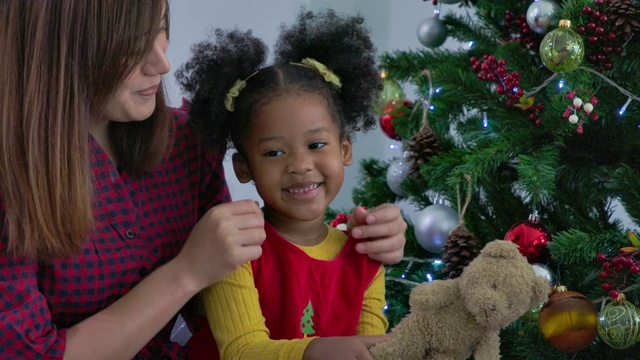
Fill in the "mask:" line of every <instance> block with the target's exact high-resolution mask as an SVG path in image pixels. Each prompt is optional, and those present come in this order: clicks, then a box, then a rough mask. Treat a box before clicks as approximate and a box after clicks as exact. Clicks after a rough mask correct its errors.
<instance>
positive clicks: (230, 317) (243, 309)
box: [202, 227, 389, 360]
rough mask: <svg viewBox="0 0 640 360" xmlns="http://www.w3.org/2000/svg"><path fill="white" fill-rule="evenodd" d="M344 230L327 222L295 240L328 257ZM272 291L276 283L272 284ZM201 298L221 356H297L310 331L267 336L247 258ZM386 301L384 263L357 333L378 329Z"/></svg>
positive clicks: (307, 250)
mask: <svg viewBox="0 0 640 360" xmlns="http://www.w3.org/2000/svg"><path fill="white" fill-rule="evenodd" d="M346 241H347V236H346V235H345V234H344V233H343V232H342V231H340V230H337V229H335V228H332V227H329V231H328V234H327V237H326V238H325V239H324V240H323V241H322V242H321V243H319V244H318V245H315V246H298V247H299V248H300V249H302V250H303V251H304V252H305V253H306V254H307V255H309V256H310V257H312V258H315V259H318V260H332V259H334V258H335V257H336V256H338V254H339V253H340V251H341V250H342V248H343V247H344V245H345V243H346ZM274 291H277V289H274ZM202 300H203V304H204V308H205V311H206V313H207V318H208V320H209V325H210V327H211V331H212V332H213V335H214V337H215V339H216V343H217V344H218V348H219V350H220V357H221V359H223V360H228V359H229V360H231V359H233V360H235V359H282V360H285V359H286V360H295V359H302V355H303V354H304V351H305V349H306V347H307V345H309V343H310V342H311V341H312V340H313V337H311V338H306V339H294V340H271V339H269V330H268V329H267V327H266V326H265V319H264V317H263V316H262V311H261V309H260V302H259V300H258V291H257V289H256V287H255V284H254V280H253V270H252V268H251V263H246V264H244V265H242V267H240V268H239V269H238V270H236V271H234V272H233V273H231V274H230V275H228V276H227V277H226V278H224V279H223V280H221V281H219V282H218V283H216V284H214V285H212V286H210V287H209V288H207V289H205V290H204V291H203V292H202ZM384 306H385V287H384V268H383V267H382V266H380V270H379V271H378V273H377V274H376V276H375V278H374V279H373V281H372V282H371V284H370V285H369V287H368V288H367V290H366V291H365V294H364V300H363V304H362V311H361V313H360V320H359V322H358V327H357V330H356V335H382V334H384V333H385V332H386V330H387V326H388V325H389V323H388V322H387V319H386V318H385V316H384V314H383V307H384Z"/></svg>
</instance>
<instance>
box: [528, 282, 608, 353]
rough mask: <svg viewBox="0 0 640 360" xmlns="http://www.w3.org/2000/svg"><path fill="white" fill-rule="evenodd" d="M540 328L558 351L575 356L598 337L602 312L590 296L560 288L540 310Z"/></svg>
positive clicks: (544, 336)
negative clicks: (600, 312)
mask: <svg viewBox="0 0 640 360" xmlns="http://www.w3.org/2000/svg"><path fill="white" fill-rule="evenodd" d="M538 328H539V329H540V332H541V333H542V337H543V338H544V339H545V340H547V342H549V344H551V346H553V347H554V348H555V349H557V350H559V351H562V352H565V353H574V352H577V351H580V350H583V349H585V348H587V347H588V346H589V345H591V343H593V340H595V338H596V335H598V312H597V311H596V309H595V307H594V306H593V304H592V303H591V301H589V299H588V298H587V297H586V296H584V295H582V294H580V293H578V292H575V291H567V289H566V287H564V286H559V287H558V289H557V290H556V292H555V293H554V294H553V295H551V297H550V298H549V300H548V301H547V302H546V303H545V304H544V306H543V307H542V309H541V310H540V315H539V316H538Z"/></svg>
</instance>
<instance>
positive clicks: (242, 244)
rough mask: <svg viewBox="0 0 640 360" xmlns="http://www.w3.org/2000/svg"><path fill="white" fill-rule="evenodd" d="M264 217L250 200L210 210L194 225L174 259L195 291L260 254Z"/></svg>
mask: <svg viewBox="0 0 640 360" xmlns="http://www.w3.org/2000/svg"><path fill="white" fill-rule="evenodd" d="M265 237H266V235H265V232H264V215H263V213H262V210H261V209H260V207H259V206H258V204H257V203H256V202H255V201H253V200H242V201H236V202H230V203H225V204H220V205H217V206H214V207H212V208H211V209H209V211H207V213H206V214H205V215H204V216H203V217H202V219H200V221H198V223H197V224H196V225H195V226H194V228H193V230H192V231H191V234H190V235H189V238H188V239H187V242H186V243H185V244H184V247H183V248H182V251H180V253H179V254H178V256H177V257H176V259H175V260H176V261H179V262H181V264H182V266H181V267H180V268H181V269H183V270H184V273H185V276H186V277H187V279H188V280H189V281H190V284H189V285H191V286H192V287H195V288H194V289H195V291H200V290H202V289H203V288H205V287H207V286H209V285H211V284H213V283H215V282H217V281H219V280H221V279H222V278H224V277H225V276H226V275H227V274H229V273H230V272H232V271H233V270H235V269H237V268H238V267H240V265H242V264H244V263H245V262H247V261H251V260H255V259H257V258H258V257H260V255H262V248H261V247H260V246H261V245H262V242H263V241H264V240H265Z"/></svg>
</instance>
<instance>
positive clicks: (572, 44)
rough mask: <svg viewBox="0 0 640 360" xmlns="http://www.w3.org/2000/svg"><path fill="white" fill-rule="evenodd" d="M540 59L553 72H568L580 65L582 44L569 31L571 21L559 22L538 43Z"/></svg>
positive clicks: (573, 33)
mask: <svg viewBox="0 0 640 360" xmlns="http://www.w3.org/2000/svg"><path fill="white" fill-rule="evenodd" d="M540 58H541V59H542V63H543V64H544V66H546V67H547V68H548V69H549V70H551V71H553V72H560V73H563V72H570V71H573V70H575V69H577V68H578V66H580V64H582V59H583V58H584V43H583V42H582V38H581V37H580V35H579V34H578V33H577V32H575V31H574V30H572V29H571V21H569V20H560V24H559V27H558V28H557V29H555V30H553V31H551V32H549V33H548V34H547V35H545V37H544V39H542V42H541V43H540Z"/></svg>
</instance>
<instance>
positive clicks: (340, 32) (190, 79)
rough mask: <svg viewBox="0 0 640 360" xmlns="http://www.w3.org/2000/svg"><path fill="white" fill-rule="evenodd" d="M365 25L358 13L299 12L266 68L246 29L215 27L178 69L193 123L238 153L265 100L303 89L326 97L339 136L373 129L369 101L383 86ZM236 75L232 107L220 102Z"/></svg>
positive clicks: (259, 47) (257, 44) (262, 52)
mask: <svg viewBox="0 0 640 360" xmlns="http://www.w3.org/2000/svg"><path fill="white" fill-rule="evenodd" d="M363 24H364V19H363V18H362V17H361V16H339V15H337V14H336V13H335V12H334V11H333V10H325V11H322V12H320V13H313V12H311V11H302V12H300V14H299V15H298V18H297V21H296V23H295V24H294V25H292V26H290V27H288V26H286V25H282V26H281V33H280V37H279V38H278V41H277V43H276V48H275V61H274V64H273V65H271V66H268V67H264V68H260V67H261V66H262V64H263V62H264V60H265V57H266V53H267V51H266V47H265V45H264V43H262V42H261V41H260V40H259V39H257V38H255V37H253V36H252V34H251V32H245V33H241V32H239V31H238V30H233V31H228V32H225V31H222V30H220V29H218V30H216V31H215V39H211V40H209V41H204V42H201V43H199V44H196V45H195V46H194V47H193V49H192V50H193V57H192V58H191V60H189V61H188V62H187V63H186V64H185V65H183V66H182V67H181V68H180V69H179V70H178V72H177V73H176V77H177V78H178V81H179V83H180V85H181V86H182V89H183V90H184V91H185V92H186V93H188V94H189V95H190V97H191V101H192V107H191V116H192V118H193V120H194V121H195V122H196V123H198V124H200V126H201V127H202V129H203V130H204V131H205V135H206V137H207V138H209V139H210V140H212V141H214V142H217V143H220V142H223V143H224V142H226V143H227V145H229V146H231V145H232V146H235V148H236V149H237V150H238V151H240V152H242V150H243V149H242V145H243V141H244V139H246V135H247V132H248V129H249V128H250V125H251V120H252V119H253V117H254V116H255V114H257V112H258V111H260V108H261V107H262V106H263V105H265V104H267V103H268V102H269V101H271V100H273V99H275V98H277V97H280V96H284V95H291V94H299V93H304V92H308V93H314V94H318V95H320V96H322V97H324V98H325V99H326V101H327V104H328V106H329V109H330V112H331V114H332V115H333V117H334V120H335V121H336V123H337V124H338V125H339V127H340V129H341V132H342V136H344V137H351V136H353V135H354V133H355V132H356V131H360V130H363V131H366V130H369V129H371V128H373V127H374V126H375V124H376V121H377V118H376V116H375V115H374V114H373V110H372V109H373V103H374V101H375V99H376V97H377V95H378V93H379V91H380V90H381V89H382V83H381V79H380V75H379V72H378V70H377V68H376V65H375V59H376V55H375V52H376V50H375V47H374V46H373V43H372V41H371V39H370V37H369V32H368V30H367V29H366V28H365V27H364V25H363ZM305 58H312V59H315V60H317V61H318V62H320V63H322V64H324V65H325V66H326V67H327V68H329V69H330V70H331V71H333V72H334V73H335V74H336V75H337V76H338V77H339V78H340V80H341V83H342V86H341V87H340V88H339V89H338V88H336V87H335V86H334V85H333V84H332V83H329V82H327V81H325V80H324V78H323V77H322V76H319V74H318V72H317V71H315V70H312V69H309V68H307V67H304V66H299V65H296V63H300V61H302V60H303V59H305ZM258 70H259V71H258ZM256 71H257V72H256ZM238 79H240V80H245V79H246V87H245V88H244V89H242V91H241V92H240V95H239V96H238V97H237V98H236V99H235V110H234V111H233V112H230V111H227V110H226V109H225V107H224V100H225V97H226V94H227V92H228V91H229V89H230V88H231V87H232V86H233V84H234V83H235V82H236V80H238Z"/></svg>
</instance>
